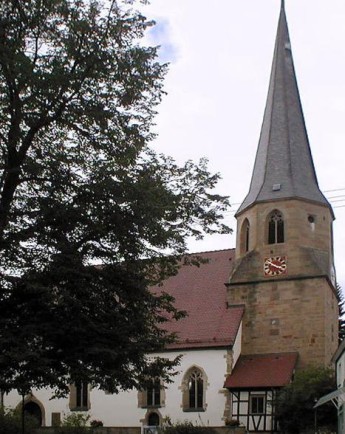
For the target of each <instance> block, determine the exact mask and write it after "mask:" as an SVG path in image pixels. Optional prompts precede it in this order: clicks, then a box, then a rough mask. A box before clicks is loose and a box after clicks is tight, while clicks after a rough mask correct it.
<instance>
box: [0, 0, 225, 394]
mask: <svg viewBox="0 0 345 434" xmlns="http://www.w3.org/2000/svg"><path fill="white" fill-rule="evenodd" d="M134 3H135V1H133V0H132V1H125V0H118V1H115V0H112V1H110V0H99V1H97V0H28V1H22V0H0V17H1V18H0V279H1V283H0V290H1V293H0V372H1V378H0V388H1V389H2V390H5V391H7V390H10V389H12V388H16V389H18V390H19V391H21V392H22V393H24V392H26V391H28V390H29V389H30V388H31V387H33V386H35V387H46V386H50V387H53V388H54V389H56V391H57V392H61V393H63V392H66V390H67V385H68V384H69V383H70V382H72V381H84V380H87V381H89V382H90V383H91V384H92V385H94V386H98V387H100V388H103V389H106V390H109V391H112V392H116V391H118V390H119V389H128V388H132V387H136V386H138V385H139V384H141V382H142V381H143V380H144V379H145V378H147V376H152V375H161V376H162V377H163V378H164V379H165V380H168V374H169V373H170V372H171V370H172V369H173V367H174V365H175V364H176V363H177V362H178V360H175V361H171V362H169V361H167V360H165V359H151V358H150V357H149V356H147V353H150V352H154V351H159V350H161V349H162V348H163V347H164V345H165V344H167V343H168V342H170V341H171V339H173V337H172V336H169V335H167V334H166V333H165V332H164V331H163V329H164V327H161V325H162V323H163V322H164V321H166V320H167V318H168V317H169V318H173V319H178V318H179V317H180V316H181V315H182V313H181V312H178V311H177V310H176V309H175V308H174V306H173V300H172V298H171V297H170V296H169V295H168V294H164V293H158V294H153V293H152V292H150V291H148V289H147V288H148V286H149V285H152V284H157V283H159V282H160V281H161V280H162V279H163V278H164V277H166V276H167V275H169V274H172V273H174V272H176V267H177V263H178V262H177V260H178V258H179V257H180V256H181V255H182V254H183V253H184V252H185V251H186V239H187V238H188V237H190V236H194V237H196V238H202V236H203V235H204V234H205V233H208V234H211V233H216V232H217V233H219V232H220V233H226V232H228V231H229V228H228V227H227V226H226V225H224V224H223V223H222V221H221V218H222V213H223V211H224V210H225V209H226V208H227V206H228V202H227V199H226V198H224V197H220V196H218V195H214V194H211V190H212V189H213V188H214V187H215V185H216V183H217V181H218V178H219V177H218V175H211V174H210V173H209V171H208V169H207V164H206V162H205V161H204V160H202V161H201V162H200V163H199V164H194V163H192V162H190V161H188V162H187V163H186V164H185V165H184V166H178V165H177V164H176V163H175V162H174V161H173V160H172V159H171V158H169V157H166V156H164V155H157V153H155V152H154V151H153V150H152V149H151V148H150V146H149V145H150V141H151V140H152V139H153V137H154V136H153V134H152V133H151V132H150V131H151V126H152V123H153V118H154V115H155V110H156V106H157V104H158V103H159V102H160V100H161V97H162V93H163V89H162V86H163V83H162V81H163V77H164V75H165V73H166V65H161V64H160V63H159V62H158V61H157V60H156V58H157V49H156V48H155V47H145V46H143V45H142V44H139V41H140V38H142V37H143V35H144V32H145V30H146V29H147V28H148V27H150V26H152V25H153V23H152V22H150V21H147V19H146V18H145V17H143V16H142V15H141V14H140V13H139V12H137V11H136V10H134V6H133V4H134ZM172 122H173V119H172ZM167 253H169V257H168V258H167V256H166V254H167ZM157 262H158V264H159V266H157Z"/></svg>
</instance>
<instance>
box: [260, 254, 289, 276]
mask: <svg viewBox="0 0 345 434" xmlns="http://www.w3.org/2000/svg"><path fill="white" fill-rule="evenodd" d="M286 269H287V265H286V256H274V257H272V258H266V259H265V262H264V273H265V276H278V275H279V274H285V273H286Z"/></svg>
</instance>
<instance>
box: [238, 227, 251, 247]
mask: <svg viewBox="0 0 345 434" xmlns="http://www.w3.org/2000/svg"><path fill="white" fill-rule="evenodd" d="M249 234H250V224H249V221H248V219H245V220H244V222H243V224H242V229H241V240H240V242H241V252H242V253H247V252H248V251H249Z"/></svg>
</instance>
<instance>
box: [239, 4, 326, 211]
mask: <svg viewBox="0 0 345 434" xmlns="http://www.w3.org/2000/svg"><path fill="white" fill-rule="evenodd" d="M288 198H301V199H305V200H310V201H313V202H317V203H320V204H324V205H326V206H328V207H330V208H331V206H330V204H329V203H328V201H327V199H326V198H325V197H324V195H323V194H322V193H321V191H320V189H319V186H318V182H317V178H316V173H315V169H314V164H313V159H312V155H311V151H310V147H309V140H308V135H307V130H306V127H305V123H304V116H303V111H302V105H301V101H300V96H299V91H298V86H297V81H296V75H295V69H294V64H293V59H292V53H291V45H290V38H289V31H288V26H287V21H286V15H285V8H284V1H282V3H281V10H280V17H279V23H278V30H277V37H276V44H275V50H274V57H273V64H272V71H271V78H270V84H269V90H268V96H267V102H266V108H265V114H264V119H263V123H262V128H261V135H260V140H259V145H258V150H257V154H256V160H255V164H254V170H253V175H252V180H251V185H250V189H249V193H248V195H247V196H246V198H245V199H244V201H243V203H242V204H241V206H240V208H239V209H238V211H237V214H239V213H241V212H243V211H244V210H245V209H247V208H248V207H250V206H251V205H253V204H254V203H256V202H263V201H268V200H277V199H288ZM331 212H332V209H331Z"/></svg>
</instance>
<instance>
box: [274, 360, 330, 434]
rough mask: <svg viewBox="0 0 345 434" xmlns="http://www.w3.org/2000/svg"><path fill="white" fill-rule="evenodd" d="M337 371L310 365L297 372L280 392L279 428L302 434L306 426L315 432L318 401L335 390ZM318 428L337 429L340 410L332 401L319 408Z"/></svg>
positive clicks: (278, 397)
mask: <svg viewBox="0 0 345 434" xmlns="http://www.w3.org/2000/svg"><path fill="white" fill-rule="evenodd" d="M335 387H336V385H335V379H334V372H333V371H332V370H331V369H327V368H322V367H315V366H310V367H308V368H306V369H304V370H300V371H297V372H296V374H295V378H294V380H293V382H292V383H291V384H289V385H288V386H286V387H284V388H283V389H281V390H280V391H279V392H278V395H277V402H276V417H277V420H278V422H279V426H280V429H281V431H282V432H283V433H286V434H299V433H301V432H304V431H305V430H306V429H310V430H312V431H313V432H314V424H315V410H314V405H315V403H316V401H317V400H318V399H319V398H321V397H322V396H323V395H326V394H327V393H330V392H332V391H333V390H334V389H335ZM317 422H318V426H319V427H328V428H332V431H336V426H337V411H336V408H335V407H334V406H333V404H332V403H327V404H325V405H323V406H321V407H319V408H318V412H317Z"/></svg>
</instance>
